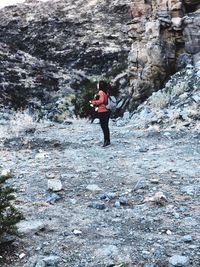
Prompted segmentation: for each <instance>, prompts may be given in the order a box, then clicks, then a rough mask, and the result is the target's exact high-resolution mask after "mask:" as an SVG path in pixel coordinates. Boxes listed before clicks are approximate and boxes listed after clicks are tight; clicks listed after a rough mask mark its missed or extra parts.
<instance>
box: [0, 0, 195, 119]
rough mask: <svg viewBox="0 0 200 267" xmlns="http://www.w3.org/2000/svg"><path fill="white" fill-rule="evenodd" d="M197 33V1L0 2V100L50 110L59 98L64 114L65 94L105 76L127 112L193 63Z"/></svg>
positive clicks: (68, 106) (69, 102) (69, 96)
mask: <svg viewBox="0 0 200 267" xmlns="http://www.w3.org/2000/svg"><path fill="white" fill-rule="evenodd" d="M199 30H200V10H199V1H197V0H194V1H192V0H186V1H184V2H182V1H179V0H157V1H151V0H145V1H144V2H143V1H141V0H132V1H131V0H126V1H122V0H117V1H114V0H112V1H107V0H102V1H98V0H88V1H82V0H76V1H72V0H68V1H67V0H59V1H48V2H45V3H43V2H40V1H33V0H28V1H26V2H25V3H24V4H19V5H16V6H10V7H6V8H4V9H2V10H0V60H1V65H0V87H1V88H0V89H1V96H0V103H3V104H4V105H5V104H10V105H14V106H15V107H19V106H22V107H24V106H26V105H27V104H28V103H30V102H34V103H35V104H36V103H37V105H39V106H41V105H45V107H46V108H47V109H50V110H51V112H52V110H55V108H56V105H57V104H58V102H57V101H58V100H59V99H63V97H66V98H65V99H64V105H65V110H64V117H65V118H66V117H67V116H68V114H69V113H70V109H71V106H72V99H73V95H74V94H75V93H76V92H77V91H81V89H82V87H83V85H84V84H87V86H89V87H90V86H91V85H93V84H94V82H95V81H97V80H98V79H100V78H102V77H104V78H105V77H107V78H109V80H111V81H112V82H113V85H114V88H118V90H119V92H120V99H119V100H121V99H122V100H123V99H125V101H124V102H123V105H122V106H123V111H124V110H125V109H126V107H128V105H129V109H130V110H133V109H134V108H135V107H137V106H138V105H139V104H140V103H141V102H142V101H143V100H144V99H146V98H147V97H148V96H149V95H151V94H152V92H154V91H156V90H158V89H160V88H162V86H163V85H164V84H165V82H166V81H167V80H168V79H169V77H170V76H171V75H172V74H174V73H175V72H176V71H178V70H180V69H182V68H184V67H185V66H186V65H187V64H194V65H195V64H197V63H198V61H199V58H200V36H199V34H198V33H199ZM88 82H89V83H88ZM59 103H60V102H59ZM62 104H63V101H62ZM49 105H50V106H49ZM58 105H59V104H58ZM61 117H62V116H61Z"/></svg>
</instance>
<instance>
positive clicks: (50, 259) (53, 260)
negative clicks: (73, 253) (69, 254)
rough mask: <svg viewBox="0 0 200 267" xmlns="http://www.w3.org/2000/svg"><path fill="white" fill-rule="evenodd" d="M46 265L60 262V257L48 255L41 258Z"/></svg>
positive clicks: (55, 264)
mask: <svg viewBox="0 0 200 267" xmlns="http://www.w3.org/2000/svg"><path fill="white" fill-rule="evenodd" d="M42 260H43V261H44V262H45V263H46V265H47V266H57V265H58V263H59V262H60V257H58V256H53V255H52V256H48V257H45V258H43V259H42Z"/></svg>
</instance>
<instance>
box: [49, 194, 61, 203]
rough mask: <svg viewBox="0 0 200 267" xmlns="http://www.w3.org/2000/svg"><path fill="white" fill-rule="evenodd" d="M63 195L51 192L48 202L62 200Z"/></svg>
mask: <svg viewBox="0 0 200 267" xmlns="http://www.w3.org/2000/svg"><path fill="white" fill-rule="evenodd" d="M60 199H61V197H60V196H59V195H58V194H55V193H53V194H51V195H50V196H48V197H47V200H46V202H48V203H50V204H55V203H56V201H58V200H60Z"/></svg>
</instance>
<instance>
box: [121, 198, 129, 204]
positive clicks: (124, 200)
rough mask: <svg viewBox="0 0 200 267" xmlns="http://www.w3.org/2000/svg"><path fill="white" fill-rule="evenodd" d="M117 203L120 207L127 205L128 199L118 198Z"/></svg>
mask: <svg viewBox="0 0 200 267" xmlns="http://www.w3.org/2000/svg"><path fill="white" fill-rule="evenodd" d="M119 203H120V204H121V205H128V199H127V198H126V197H120V198H119Z"/></svg>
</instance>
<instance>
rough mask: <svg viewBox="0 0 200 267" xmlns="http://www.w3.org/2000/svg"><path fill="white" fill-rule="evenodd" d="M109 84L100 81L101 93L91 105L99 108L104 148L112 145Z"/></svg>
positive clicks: (99, 92)
mask: <svg viewBox="0 0 200 267" xmlns="http://www.w3.org/2000/svg"><path fill="white" fill-rule="evenodd" d="M108 96H109V95H108V83H107V82H105V81H99V91H98V93H97V95H96V97H95V99H93V100H91V101H90V103H91V104H92V105H93V106H94V107H97V108H98V109H97V111H98V116H99V120H100V125H101V128H102V131H103V135H104V143H103V147H105V146H109V145H110V130H109V118H110V111H109V110H108V109H107V108H106V105H107V102H108Z"/></svg>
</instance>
